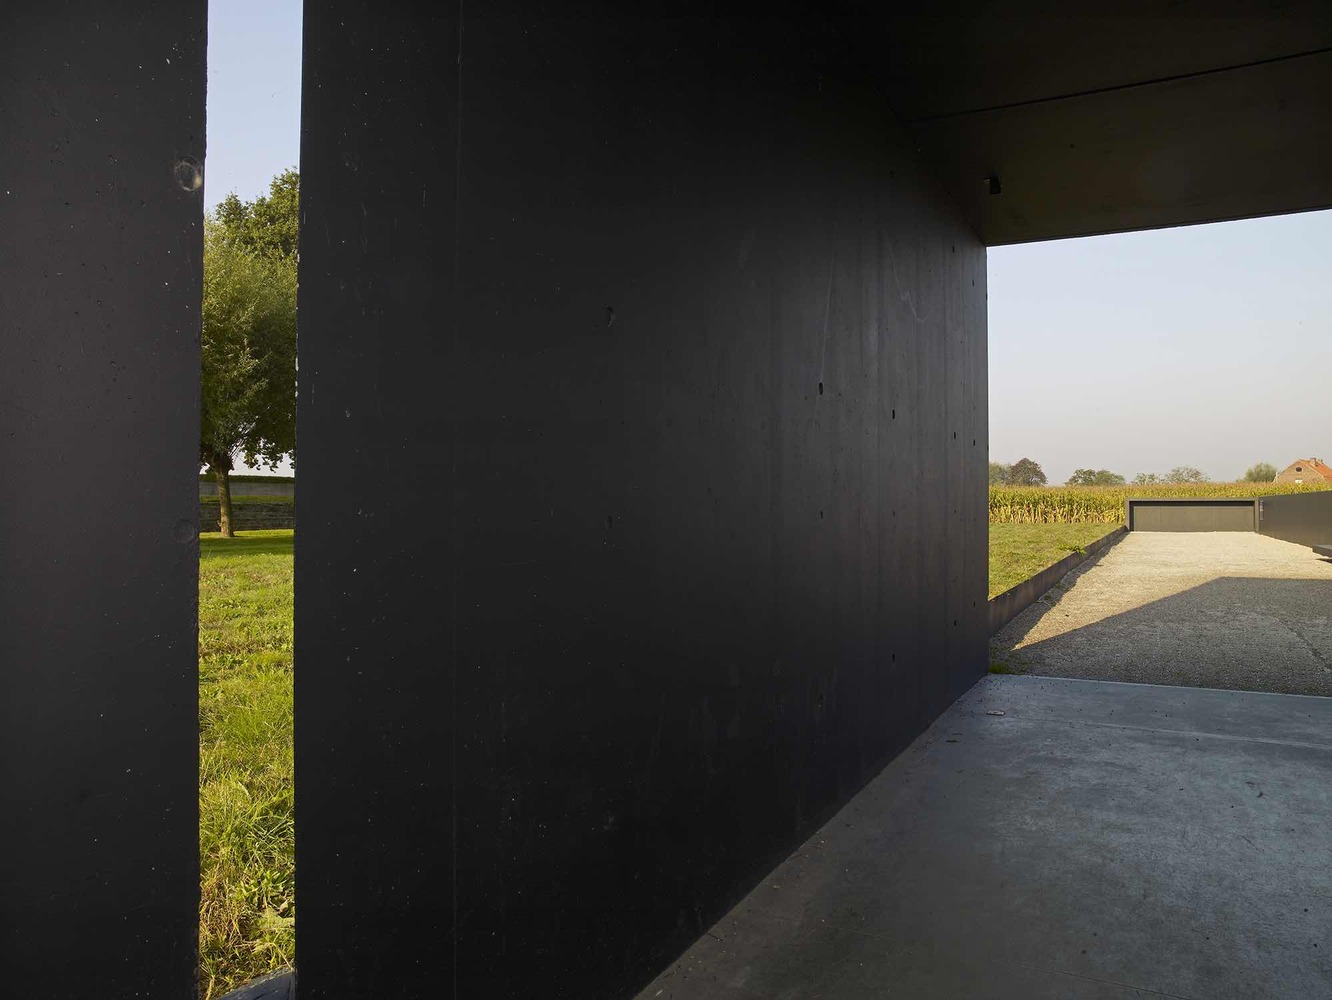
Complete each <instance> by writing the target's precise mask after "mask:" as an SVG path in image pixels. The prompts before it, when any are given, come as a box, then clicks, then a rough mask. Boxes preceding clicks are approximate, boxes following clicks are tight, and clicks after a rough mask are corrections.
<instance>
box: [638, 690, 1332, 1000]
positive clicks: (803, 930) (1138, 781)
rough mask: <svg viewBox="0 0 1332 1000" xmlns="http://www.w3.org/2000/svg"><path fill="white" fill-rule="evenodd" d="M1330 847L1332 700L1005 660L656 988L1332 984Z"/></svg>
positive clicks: (654, 996)
mask: <svg viewBox="0 0 1332 1000" xmlns="http://www.w3.org/2000/svg"><path fill="white" fill-rule="evenodd" d="M991 713H1003V714H991ZM1330 845H1332V699H1326V698H1313V697H1300V696H1291V695H1273V694H1256V693H1249V692H1236V691H1219V690H1198V689H1182V688H1174V687H1164V686H1143V685H1135V684H1119V683H1107V682H1096V681H1081V680H1067V679H1059V678H1035V677H1001V676H991V677H989V678H987V679H986V680H984V681H982V682H981V683H980V684H978V685H977V686H976V687H975V688H973V689H972V691H971V692H969V693H968V694H967V695H965V696H964V697H963V698H962V699H961V700H960V701H959V702H958V703H957V704H956V705H954V706H953V708H951V709H950V710H949V711H948V712H946V713H945V714H944V715H943V717H942V718H940V720H939V721H938V722H937V723H936V724H935V725H934V726H933V727H931V728H930V730H929V731H927V732H926V733H925V734H924V735H923V736H921V737H920V738H919V739H918V740H916V741H915V743H913V744H912V745H911V747H910V748H909V749H908V750H907V751H905V752H904V753H903V754H902V755H901V756H899V757H898V758H897V759H896V760H895V761H893V763H891V764H890V765H889V766H888V767H887V768H886V769H885V770H884V771H883V772H882V773H881V774H880V775H879V776H878V777H877V778H875V780H874V781H873V782H871V783H870V784H869V786H867V787H866V788H865V790H864V791H862V792H861V793H860V794H859V795H858V796H856V797H855V798H854V799H853V800H852V801H851V802H850V803H849V804H848V805H847V806H846V807H845V808H844V809H842V810H841V812H839V813H838V814H837V815H836V816H835V817H834V818H833V819H832V820H830V821H829V822H828V823H827V824H826V825H825V826H824V827H823V828H822V829H821V830H819V832H818V833H817V834H815V835H814V836H813V837H811V838H810V839H809V841H807V842H806V843H805V844H804V845H803V846H802V847H801V848H800V849H799V850H797V851H796V852H795V853H794V854H793V855H792V856H791V857H790V858H789V859H788V860H787V861H785V862H784V863H783V864H782V865H780V866H779V867H778V868H777V869H776V870H774V871H773V872H772V873H771V874H770V876H769V877H768V878H766V879H765V880H764V881H763V883H762V884H760V885H759V886H758V887H757V888H756V889H754V891H753V892H752V893H750V894H749V895H748V896H747V897H746V898H745V899H744V900H743V901H742V902H741V903H739V904H738V905H737V906H736V907H735V908H734V909H733V910H732V911H731V912H730V913H728V914H727V915H726V916H725V917H723V918H722V919H721V920H720V921H719V922H718V923H717V924H716V925H715V926H713V927H712V928H711V929H710V930H709V931H708V932H707V933H706V934H705V935H704V936H703V937H702V938H700V939H699V941H698V942H697V943H696V944H695V945H694V946H693V947H692V948H691V949H690V950H689V951H688V952H686V953H685V954H684V955H683V956H682V957H681V958H680V959H679V960H678V961H677V962H675V963H674V964H673V965H672V966H671V967H670V968H669V969H667V970H666V971H665V972H663V973H662V975H661V976H659V977H658V978H657V979H656V980H655V981H654V982H653V983H652V984H651V985H649V986H648V987H647V988H646V989H645V990H644V991H643V992H642V993H641V994H640V995H639V1000H672V998H674V1000H684V998H688V1000H723V998H725V1000H741V998H745V1000H749V998H756V997H763V998H774V1000H779V998H780V1000H785V998H789V1000H795V998H802V1000H804V998H823V1000H850V998H857V1000H859V998H876V997H945V998H971V997H985V998H996V1000H1006V998H1019V997H1020V998H1055V997H1061V998H1064V997H1067V998H1097V1000H1101V998H1107V1000H1108V998H1114V1000H1119V998H1123V997H1176V998H1190V1000H1203V998H1208V1000H1212V998H1230V997H1234V998H1245V1000H1259V998H1290V1000H1296V998H1298V1000H1328V998H1332V934H1330V933H1329V932H1332V846H1330Z"/></svg>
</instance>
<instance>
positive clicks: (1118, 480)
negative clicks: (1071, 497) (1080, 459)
mask: <svg viewBox="0 0 1332 1000" xmlns="http://www.w3.org/2000/svg"><path fill="white" fill-rule="evenodd" d="M1067 485H1069V486H1123V485H1124V477H1123V476H1121V475H1119V474H1117V473H1114V472H1111V471H1110V470H1109V469H1074V470H1073V475H1071V476H1069V477H1068V483H1067Z"/></svg>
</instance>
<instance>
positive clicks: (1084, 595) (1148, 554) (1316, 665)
mask: <svg viewBox="0 0 1332 1000" xmlns="http://www.w3.org/2000/svg"><path fill="white" fill-rule="evenodd" d="M990 655H991V661H992V663H993V664H994V665H995V666H997V667H998V668H1000V669H1006V670H1011V671H1013V672H1014V673H1024V674H1042V675H1048V676H1057V677H1084V678H1095V679H1098V680H1119V681H1135V682H1142V683H1149V684H1183V685H1189V686H1197V687H1217V688H1235V689H1239V690H1246V691H1281V692H1286V693H1291V694H1320V695H1332V560H1328V559H1326V558H1323V557H1321V556H1319V555H1318V554H1317V553H1315V552H1314V551H1312V550H1311V549H1309V548H1308V547H1306V546H1301V545H1294V544H1292V543H1290V542H1281V541H1277V540H1276V539H1274V538H1267V537H1265V536H1263V535H1258V534H1253V533H1248V532H1230V531H1219V532H1187V533H1174V532H1130V533H1129V534H1128V535H1127V536H1126V537H1125V538H1124V539H1123V541H1121V542H1120V543H1119V544H1117V545H1115V546H1114V547H1113V548H1111V549H1109V550H1108V551H1107V552H1106V553H1105V554H1104V555H1103V556H1102V557H1101V558H1099V559H1095V560H1091V561H1089V562H1087V563H1084V564H1083V565H1082V566H1080V567H1079V568H1078V569H1076V570H1074V571H1073V572H1072V573H1070V574H1069V575H1068V576H1066V577H1065V578H1064V579H1063V580H1062V581H1061V582H1060V583H1059V585H1057V586H1056V587H1055V588H1053V589H1052V590H1050V591H1049V592H1048V593H1047V594H1046V595H1045V596H1044V597H1043V598H1042V599H1041V600H1040V601H1037V602H1036V603H1035V604H1033V605H1032V606H1031V607H1030V608H1028V609H1027V610H1026V611H1024V612H1023V613H1022V614H1020V615H1018V617H1017V618H1015V619H1013V621H1012V622H1010V623H1009V624H1008V625H1007V626H1005V627H1004V628H1003V629H1002V630H1001V631H1000V632H999V633H998V634H997V635H996V636H995V637H994V639H993V640H992V641H991V643H990Z"/></svg>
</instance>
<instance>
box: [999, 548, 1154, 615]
mask: <svg viewBox="0 0 1332 1000" xmlns="http://www.w3.org/2000/svg"><path fill="white" fill-rule="evenodd" d="M1127 534H1128V528H1127V527H1126V526H1125V525H1122V524H1121V525H1120V526H1119V527H1117V528H1115V530H1114V531H1111V532H1110V533H1109V534H1107V535H1105V536H1104V537H1103V538H1098V539H1096V541H1094V542H1092V543H1090V544H1089V545H1088V546H1087V547H1086V548H1085V549H1083V550H1082V551H1081V552H1070V553H1069V554H1068V555H1066V556H1064V558H1063V559H1060V560H1059V562H1057V563H1055V564H1054V565H1053V566H1047V567H1045V569H1043V570H1041V571H1040V572H1039V573H1037V574H1036V575H1035V576H1033V577H1031V578H1029V579H1027V580H1023V581H1022V582H1021V583H1019V584H1018V585H1017V586H1016V587H1010V588H1009V589H1008V590H1005V591H1004V592H1003V593H1002V594H999V595H998V596H996V597H991V598H990V600H989V613H990V635H994V634H995V633H996V632H998V631H999V630H1000V629H1001V628H1003V627H1004V626H1005V625H1007V624H1008V623H1009V622H1011V621H1012V620H1013V619H1014V618H1016V617H1017V616H1018V615H1020V614H1022V612H1024V611H1026V610H1027V608H1029V607H1031V606H1032V605H1033V604H1035V603H1036V599H1037V598H1038V597H1040V596H1041V595H1042V594H1044V593H1045V592H1046V591H1047V590H1049V589H1050V588H1051V587H1053V586H1054V585H1055V584H1056V583H1058V582H1059V581H1060V579H1061V578H1062V577H1063V576H1064V574H1066V573H1068V572H1070V571H1071V570H1073V569H1076V568H1077V567H1078V566H1081V565H1082V564H1083V563H1084V562H1086V561H1087V560H1088V559H1091V558H1092V557H1094V556H1097V555H1100V554H1101V553H1102V552H1104V551H1105V550H1106V549H1108V548H1109V547H1110V546H1112V545H1114V544H1115V543H1116V542H1118V541H1119V540H1120V539H1121V538H1123V537H1124V536H1125V535H1127Z"/></svg>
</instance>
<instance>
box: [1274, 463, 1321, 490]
mask: <svg viewBox="0 0 1332 1000" xmlns="http://www.w3.org/2000/svg"><path fill="white" fill-rule="evenodd" d="M1274 482H1278V483H1305V484H1309V483H1327V484H1328V485H1329V486H1332V466H1329V465H1327V464H1325V463H1324V462H1323V460H1322V459H1321V458H1297V459H1295V461H1293V462H1291V463H1290V464H1289V465H1288V466H1286V467H1285V468H1284V469H1282V470H1281V471H1280V472H1279V473H1278V474H1277V477H1276V479H1275V480H1274Z"/></svg>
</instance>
